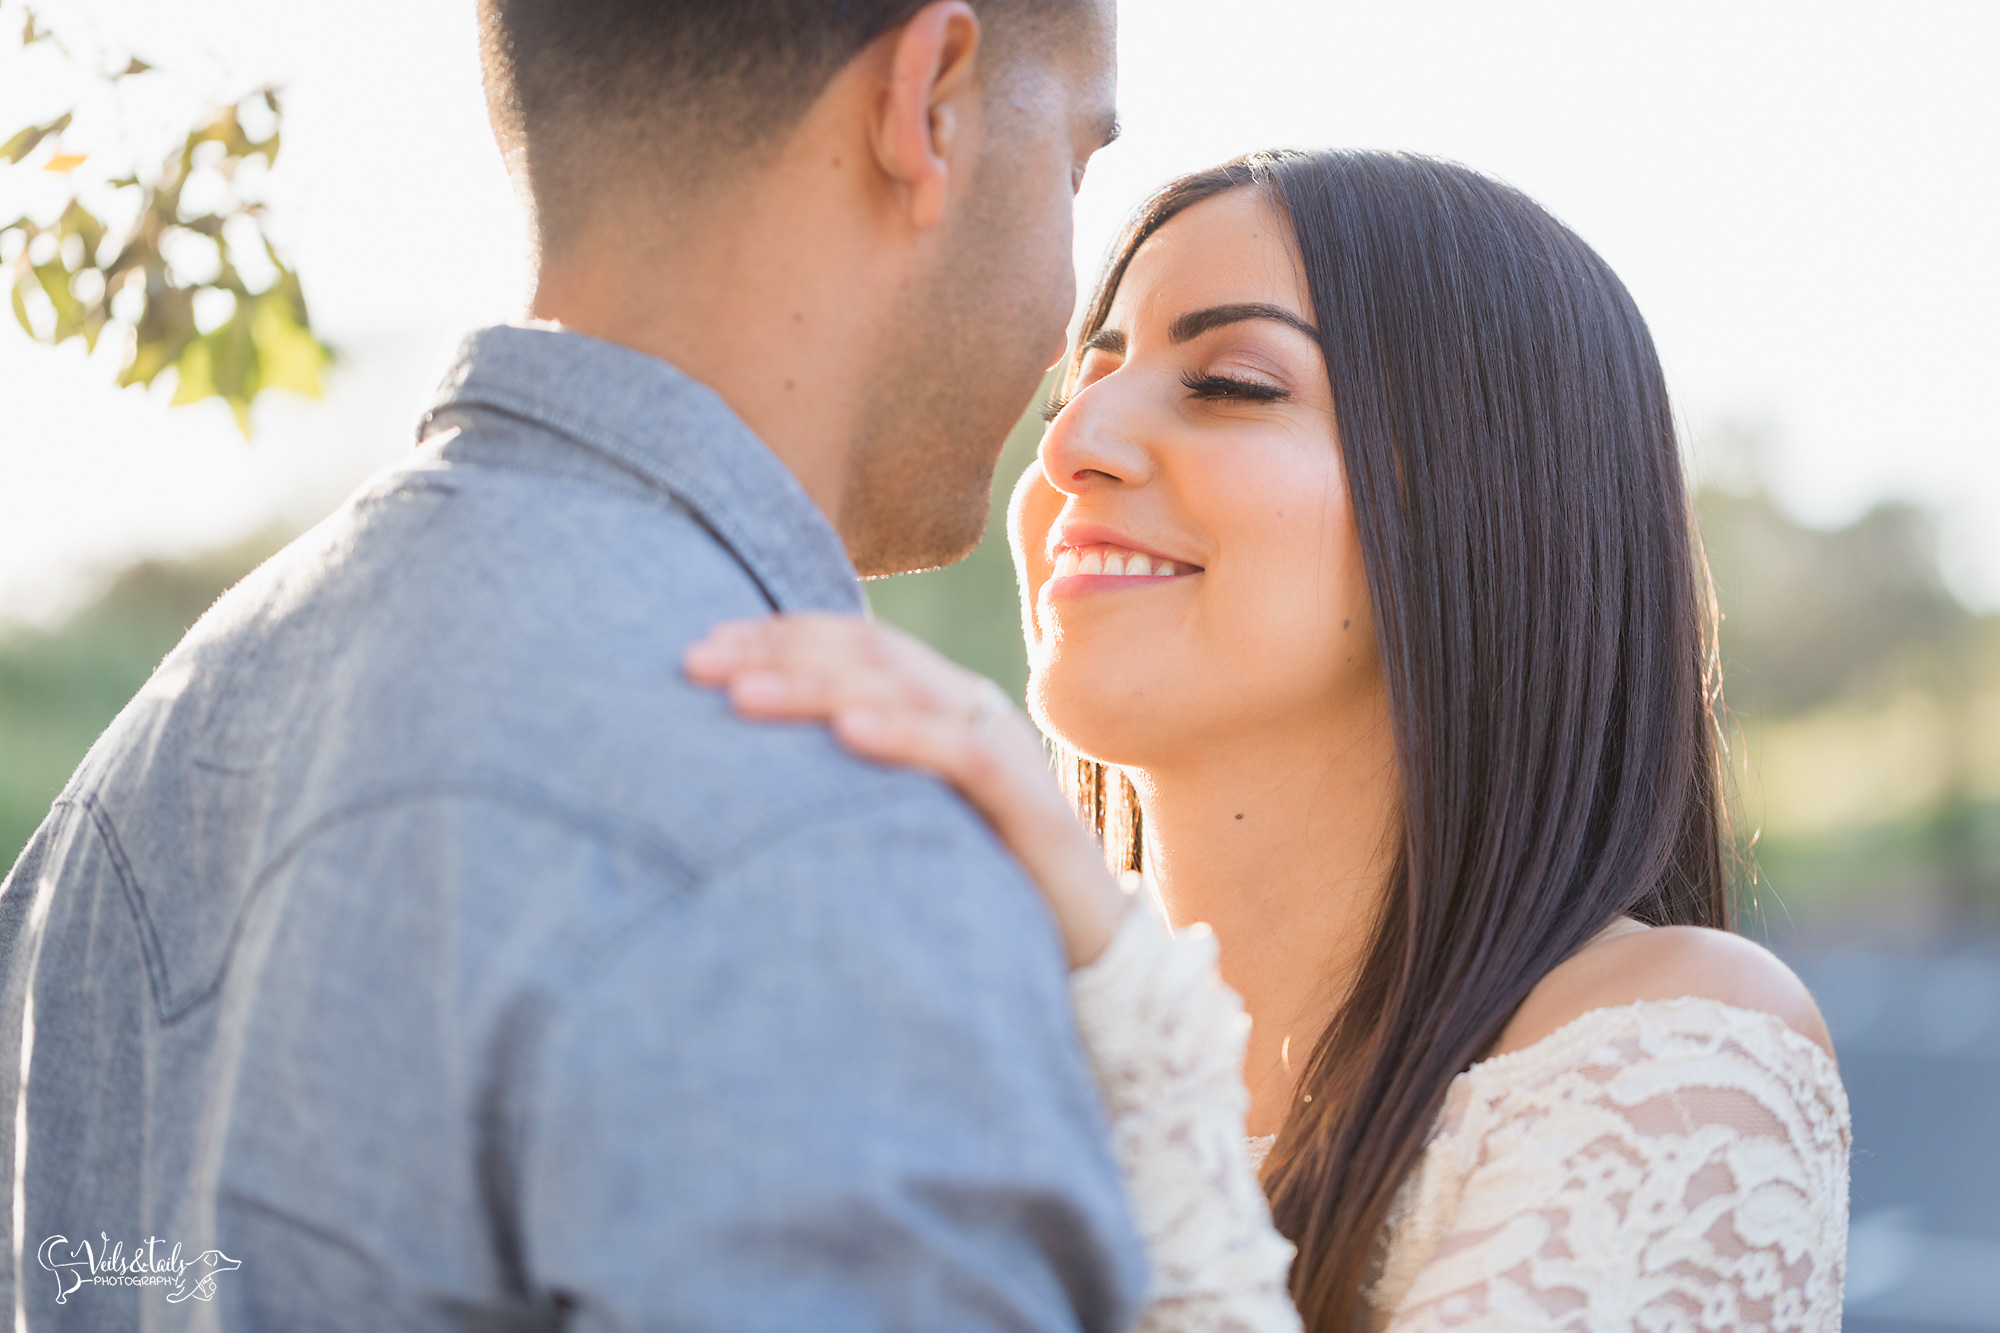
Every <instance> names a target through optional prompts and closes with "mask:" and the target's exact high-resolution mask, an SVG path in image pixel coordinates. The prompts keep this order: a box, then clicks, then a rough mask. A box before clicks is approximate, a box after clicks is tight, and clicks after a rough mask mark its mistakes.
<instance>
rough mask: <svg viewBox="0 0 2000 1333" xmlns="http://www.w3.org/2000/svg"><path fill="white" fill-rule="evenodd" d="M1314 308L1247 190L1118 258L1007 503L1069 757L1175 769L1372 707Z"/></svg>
mask: <svg viewBox="0 0 2000 1333" xmlns="http://www.w3.org/2000/svg"><path fill="white" fill-rule="evenodd" d="M1312 320H1313V315H1312V306H1311V302H1310V300H1309V298H1308V295H1307V291H1306V286H1305V280H1304V276H1303V274H1302V273H1301V271H1300V269H1299V265H1298V262H1297V259H1296V257H1295V255H1294V254H1293V250H1292V244H1291V239H1290V234H1289V231H1288V229H1287V227H1286V225H1285V223H1284V221H1283V219H1282V218H1281V217H1280V215H1279V214H1278V212H1277V211H1276V208H1275V207H1274V206H1273V204H1272V203H1271V202H1270V201H1269V200H1268V199H1267V197H1266V196H1265V195H1264V193H1263V192H1262V191H1261V190H1257V189H1254V188H1241V189H1236V190H1232V191H1230V192H1228V193H1226V194H1222V195H1218V196H1216V197H1214V198H1212V199H1208V200H1205V201H1203V202H1201V203H1199V204H1196V205H1194V206H1193V207H1191V208H1189V209H1187V210H1186V211H1185V212H1183V213H1181V214H1180V215H1178V216H1177V217H1175V218H1174V219H1173V220H1172V221H1170V222H1168V223H1167V224H1166V225H1165V226H1163V227H1161V228H1160V230H1159V231H1157V232H1155V233H1154V234H1153V235H1152V236H1151V237H1149V238H1148V239H1147V240H1146V242H1145V243H1144V244H1143V245H1141V246H1140V247H1139V250H1138V252H1137V253H1136V254H1135V255H1134V256H1133V258H1132V262H1131V266H1130V267H1129V268H1128V269H1127V270H1126V273H1125V277H1124V280H1123V282H1122V283H1121V284H1120V286H1119V289H1118V293H1117V297H1116V299H1115V301H1114V303H1113V305H1112V308H1111V312H1110V315H1109V317H1108V318H1107V319H1106V320H1105V323H1104V327H1103V329H1102V330H1101V331H1099V332H1098V333H1097V334H1096V335H1095V336H1094V337H1092V338H1091V339H1090V341H1089V343H1088V344H1087V346H1086V349H1085V353H1084V358H1083V362H1082V366H1081V374H1080V376H1079V378H1078V380H1077V383H1076V387H1075V389H1074V391H1073V392H1072V393H1071V394H1070V396H1069V400H1068V402H1067V405H1066V406H1064V407H1063V409H1062V411H1061V412H1060V413H1059V414H1058V415H1057V417H1056V418H1055V422H1054V424H1053V425H1052V426H1051V427H1050V429H1049V431H1048V434H1047V435H1046V436H1045V437H1044V438H1043V440H1042V445H1041V450H1040V455H1039V458H1038V460H1037V465H1036V466H1034V467H1031V468H1029V469H1028V472H1027V474H1026V475H1025V476H1024V477H1023V478H1022V479H1021V482H1020V484H1019V485H1018V486H1017V487H1016V489H1015V493H1014V503H1013V507H1012V511H1011V515H1010V517H1011V529H1012V537H1013V540H1014V548H1015V559H1016V563H1017V565H1018V567H1019V569H1020V573H1021V586H1022V589H1023V596H1024V598H1025V601H1026V605H1025V607H1024V613H1025V619H1026V624H1027V631H1028V636H1029V660H1030V665H1031V667H1032V673H1033V674H1032V680H1031V683H1030V687H1029V696H1030V704H1031V707H1032V709H1033V711H1034V713H1035V717H1036V720H1037V721H1039V722H1040V723H1041V724H1042V726H1043V727H1044V728H1046V729H1047V730H1048V731H1049V732H1050V733H1051V734H1052V735H1055V736H1057V737H1058V738H1060V739H1062V740H1063V741H1064V742H1066V743H1067V744H1068V745H1069V746H1071V748H1073V749H1075V750H1077V751H1078V752H1079V753H1081V754H1084V755H1086V756H1088V757H1090V758H1094V759H1098V760H1102V761H1104V762H1106V763H1111V764H1118V765H1124V766H1128V767H1134V768H1141V769H1158V768H1163V767H1172V766H1175V765H1177V764H1179V763H1181V762H1183V761H1186V760H1189V759H1198V758H1199V757H1200V756H1201V755H1203V754H1204V753H1211V752H1213V747H1214V746H1216V745H1218V744H1223V743H1229V742H1240V741H1243V740H1246V739H1247V740H1252V741H1253V742H1254V741H1256V740H1258V739H1260V738H1262V739H1266V740H1290V741H1294V742H1296V741H1297V740H1300V739H1304V738H1306V737H1308V736H1315V735H1316V736H1322V737H1323V736H1324V735H1325V734H1326V730H1327V729H1329V728H1338V727H1340V726H1341V724H1342V722H1343V721H1345V720H1351V719H1353V718H1354V717H1356V716H1357V715H1358V714H1360V713H1361V712H1363V711H1367V712H1369V713H1371V714H1372V713H1373V710H1374V708H1375V706H1376V705H1377V704H1378V703H1379V698H1380V693H1381V689H1382V682H1381V669H1380V663H1379V660H1378V657H1377V653H1376V647H1375V636H1374V622H1373V619H1372V617H1371V614H1370V609H1369V603H1368V592H1367V583H1366V578H1365V575H1364V572H1363V569H1362V563H1361V550H1360V545H1359V542H1358V540H1357V537H1356V533H1355V528H1354V515H1353V509H1352V507H1351V505H1350V503H1349V500H1348V493H1347V486H1346V478H1345V474H1344V472H1343V470H1342V467H1341V459H1340V444H1339V439H1338V437H1337V434H1336V426H1335V422H1334V413H1333V401H1332V395H1331V393H1330V391H1329V389H1328V385H1327V376H1326V369H1325V364H1324V362H1323V361H1322V359H1321V356H1320V350H1319V344H1318V342H1317V340H1316V338H1315V336H1314V334H1313V332H1312Z"/></svg>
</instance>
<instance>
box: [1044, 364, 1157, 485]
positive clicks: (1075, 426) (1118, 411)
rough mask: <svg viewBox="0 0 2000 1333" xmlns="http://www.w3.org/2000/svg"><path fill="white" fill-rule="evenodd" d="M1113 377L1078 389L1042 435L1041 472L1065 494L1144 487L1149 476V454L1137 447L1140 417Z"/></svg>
mask: <svg viewBox="0 0 2000 1333" xmlns="http://www.w3.org/2000/svg"><path fill="white" fill-rule="evenodd" d="M1115 377H1116V373H1115V372H1114V373H1113V375H1109V376H1106V377H1105V378H1104V379H1101V380H1098V381H1096V382H1095V383H1093V384H1091V385H1089V386H1088V387H1086V388H1084V389H1082V390H1079V391H1078V392H1077V393H1076V394H1075V395H1074V396H1072V397H1071V398H1070V400H1069V404H1068V405H1067V406H1066V407H1064V408H1063V410H1062V412H1061V413H1060V414H1058V415H1057V417H1056V419H1055V421H1054V423H1053V424H1051V425H1050V426H1049V428H1048V430H1047V432H1045V433H1044V434H1043V436H1042V444H1041V448H1040V449H1039V450H1037V451H1036V452H1037V454H1038V455H1039V456H1040V458H1041V462H1042V474H1043V475H1044V476H1045V477H1047V478H1048V481H1049V484H1050V485H1051V486H1053V487H1055V488H1056V489H1057V490H1059V491H1062V492H1064V493H1065V494H1068V495H1080V494H1082V493H1083V492H1085V491H1087V490H1093V489H1099V488H1102V487H1106V486H1120V485H1123V486H1143V485H1144V484H1145V483H1146V482H1147V481H1148V480H1149V479H1150V478H1151V477H1152V475H1153V456H1152V452H1151V451H1150V450H1149V449H1147V448H1146V446H1145V445H1144V444H1142V443H1140V417H1141V413H1139V412H1138V411H1135V410H1134V409H1135V407H1136V404H1134V403H1132V402H1130V401H1129V399H1130V397H1131V394H1130V393H1129V392H1122V391H1121V390H1123V389H1124V386H1122V385H1118V384H1114V383H1113V382H1112V381H1113V380H1114V379H1115Z"/></svg>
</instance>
